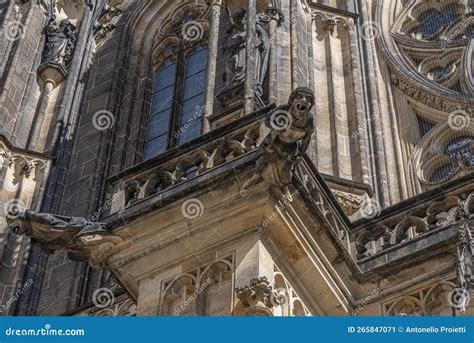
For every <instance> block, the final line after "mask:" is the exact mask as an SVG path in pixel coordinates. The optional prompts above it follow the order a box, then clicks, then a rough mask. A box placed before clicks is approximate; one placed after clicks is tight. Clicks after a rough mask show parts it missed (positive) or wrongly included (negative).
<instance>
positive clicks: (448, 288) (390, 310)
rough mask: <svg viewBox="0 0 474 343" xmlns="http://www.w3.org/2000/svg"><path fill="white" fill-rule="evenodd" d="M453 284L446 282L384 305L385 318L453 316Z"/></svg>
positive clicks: (424, 288)
mask: <svg viewBox="0 0 474 343" xmlns="http://www.w3.org/2000/svg"><path fill="white" fill-rule="evenodd" d="M454 288H455V285H454V283H453V282H450V281H445V282H441V283H438V284H434V285H430V286H426V287H423V288H422V289H419V290H417V291H414V292H412V293H410V294H407V295H405V296H403V297H400V298H398V299H396V300H393V301H390V302H387V303H385V304H384V305H383V313H384V315H385V316H452V315H453V311H454V310H453V308H452V305H451V301H452V300H451V295H452V291H453V289H454Z"/></svg>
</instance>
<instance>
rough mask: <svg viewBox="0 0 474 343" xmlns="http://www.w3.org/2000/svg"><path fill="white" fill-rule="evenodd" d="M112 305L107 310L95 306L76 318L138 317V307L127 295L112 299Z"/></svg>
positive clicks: (80, 313)
mask: <svg viewBox="0 0 474 343" xmlns="http://www.w3.org/2000/svg"><path fill="white" fill-rule="evenodd" d="M112 299H113V301H112V302H111V304H110V305H109V306H107V307H105V308H99V307H96V306H93V307H91V308H88V309H86V310H83V311H81V312H79V313H76V314H74V316H76V317H85V316H87V317H133V316H136V315H137V305H136V303H135V301H134V300H133V299H132V298H130V296H128V295H127V294H122V295H119V296H117V297H115V296H114V297H113V298H112Z"/></svg>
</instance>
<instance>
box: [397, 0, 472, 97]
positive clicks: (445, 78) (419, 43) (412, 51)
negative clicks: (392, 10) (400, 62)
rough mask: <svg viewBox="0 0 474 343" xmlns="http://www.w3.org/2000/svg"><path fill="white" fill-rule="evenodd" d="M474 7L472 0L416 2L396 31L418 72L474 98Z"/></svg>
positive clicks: (401, 16) (406, 10)
mask: <svg viewBox="0 0 474 343" xmlns="http://www.w3.org/2000/svg"><path fill="white" fill-rule="evenodd" d="M473 6H474V5H473V4H472V3H470V2H469V1H468V0H461V1H460V0H445V1H435V0H428V1H426V0H423V1H421V0H413V1H410V2H408V3H407V4H406V5H405V8H404V10H403V11H401V13H400V14H399V15H398V17H397V20H396V21H395V24H394V26H393V29H392V36H393V39H394V41H395V42H396V43H397V45H398V47H399V49H400V51H401V52H402V54H403V57H405V58H406V60H407V61H408V64H409V65H411V67H412V69H413V70H414V71H415V72H417V73H418V74H419V75H421V76H422V77H424V78H425V79H427V80H428V81H433V82H436V83H437V84H438V85H439V86H441V87H444V88H446V89H448V90H451V91H454V92H456V93H460V94H463V95H474V75H473V69H474V68H473V59H472V51H473V49H474V12H473V8H474V7H473Z"/></svg>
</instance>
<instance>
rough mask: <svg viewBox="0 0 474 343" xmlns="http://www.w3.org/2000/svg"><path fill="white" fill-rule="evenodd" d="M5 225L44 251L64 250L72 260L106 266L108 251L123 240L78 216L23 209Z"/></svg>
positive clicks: (98, 224)
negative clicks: (28, 238) (23, 210)
mask: <svg viewBox="0 0 474 343" xmlns="http://www.w3.org/2000/svg"><path fill="white" fill-rule="evenodd" d="M7 222H8V226H9V227H10V229H11V230H13V232H14V233H15V234H17V235H26V236H29V237H31V240H32V241H33V242H34V243H36V244H38V245H39V246H40V247H41V248H42V249H43V250H45V251H47V252H49V253H52V252H54V251H57V250H66V251H67V252H68V255H69V257H70V258H71V259H73V260H76V261H87V262H90V263H91V264H92V265H93V266H94V267H102V266H105V264H106V262H107V258H108V256H109V253H110V252H111V249H112V248H114V247H115V245H116V244H118V243H120V242H122V241H123V239H122V238H121V237H120V236H117V235H115V234H113V233H111V232H109V231H107V229H106V227H105V225H104V224H103V223H96V222H90V221H87V220H86V219H84V218H80V217H66V216H59V215H54V214H49V213H37V212H34V211H31V210H26V211H25V212H24V213H22V214H20V215H18V214H17V215H15V216H9V217H7Z"/></svg>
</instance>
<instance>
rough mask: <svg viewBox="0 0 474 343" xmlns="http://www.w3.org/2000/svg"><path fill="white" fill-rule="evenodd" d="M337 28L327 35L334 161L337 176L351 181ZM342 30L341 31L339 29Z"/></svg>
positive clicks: (345, 102)
mask: <svg viewBox="0 0 474 343" xmlns="http://www.w3.org/2000/svg"><path fill="white" fill-rule="evenodd" d="M338 29H339V28H338V27H334V33H331V34H329V46H330V51H331V72H332V88H333V97H334V109H333V110H334V124H335V125H334V126H335V136H336V137H335V142H336V144H337V151H336V161H337V171H338V173H337V176H339V177H341V178H344V179H352V174H353V173H352V162H351V158H350V153H349V155H348V156H346V155H345V154H346V153H347V152H349V151H350V147H349V146H348V144H347V139H348V137H349V129H348V113H347V95H346V86H345V80H344V58H343V56H342V55H343V54H344V53H345V52H344V51H343V50H342V46H343V45H342V42H341V39H343V38H341V37H337V36H336V31H337V30H338ZM341 30H342V29H341Z"/></svg>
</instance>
